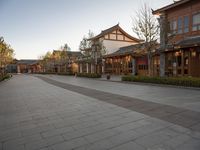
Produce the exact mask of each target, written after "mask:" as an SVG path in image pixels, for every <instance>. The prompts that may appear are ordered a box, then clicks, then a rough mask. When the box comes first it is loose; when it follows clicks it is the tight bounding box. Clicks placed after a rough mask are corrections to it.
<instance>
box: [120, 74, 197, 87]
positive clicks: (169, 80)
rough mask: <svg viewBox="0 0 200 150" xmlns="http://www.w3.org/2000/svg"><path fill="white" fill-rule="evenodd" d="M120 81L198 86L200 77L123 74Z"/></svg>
mask: <svg viewBox="0 0 200 150" xmlns="http://www.w3.org/2000/svg"><path fill="white" fill-rule="evenodd" d="M122 81H131V82H144V83H155V84H167V85H176V86H186V87H200V78H193V77H144V76H123V77H122Z"/></svg>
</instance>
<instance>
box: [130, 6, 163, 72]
mask: <svg viewBox="0 0 200 150" xmlns="http://www.w3.org/2000/svg"><path fill="white" fill-rule="evenodd" d="M132 21H133V31H134V32H135V33H136V34H137V35H138V37H139V38H140V39H143V40H144V44H145V51H146V52H147V57H148V74H149V75H151V59H152V51H153V50H155V49H156V45H157V40H158V37H159V25H158V21H157V19H156V18H155V16H154V15H153V14H152V10H151V8H150V7H149V6H148V5H147V4H144V5H143V6H142V7H141V8H140V9H139V10H138V11H137V12H136V17H134V18H132Z"/></svg>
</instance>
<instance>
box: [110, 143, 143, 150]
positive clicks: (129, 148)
mask: <svg viewBox="0 0 200 150" xmlns="http://www.w3.org/2000/svg"><path fill="white" fill-rule="evenodd" d="M134 149H135V150H145V148H144V147H142V146H141V145H139V144H136V143H134V142H129V143H125V144H122V145H120V146H118V147H115V148H112V149H111V150H134Z"/></svg>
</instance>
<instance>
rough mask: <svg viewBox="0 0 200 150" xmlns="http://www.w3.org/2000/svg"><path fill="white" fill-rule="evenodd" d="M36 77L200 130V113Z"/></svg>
mask: <svg viewBox="0 0 200 150" xmlns="http://www.w3.org/2000/svg"><path fill="white" fill-rule="evenodd" d="M37 77H38V78H40V79H42V80H43V81H45V82H47V83H50V84H52V85H55V86H58V87H61V88H64V89H67V90H70V91H73V92H77V93H80V94H83V95H86V96H89V97H93V98H96V99H98V100H101V101H105V102H107V103H111V104H115V105H117V106H120V107H123V108H126V109H129V110H133V111H136V112H139V113H142V114H145V115H148V116H151V117H154V118H158V119H161V120H164V121H167V122H170V123H173V124H177V125H180V126H182V127H185V128H190V129H192V130H196V131H200V128H198V127H196V126H197V125H198V124H199V123H200V112H195V111H192V110H187V109H184V108H179V107H175V106H170V105H165V104H159V103H155V102H147V101H144V100H139V99H135V98H132V97H128V96H122V95H118V94H112V93H108V92H103V91H99V90H95V89H90V88H86V87H80V86H76V85H72V84H67V83H62V82H59V81H55V80H52V79H50V78H47V77H44V76H37Z"/></svg>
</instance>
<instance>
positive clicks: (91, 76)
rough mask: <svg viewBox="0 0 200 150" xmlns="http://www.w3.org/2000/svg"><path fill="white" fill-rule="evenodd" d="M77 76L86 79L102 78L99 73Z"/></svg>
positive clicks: (78, 74)
mask: <svg viewBox="0 0 200 150" xmlns="http://www.w3.org/2000/svg"><path fill="white" fill-rule="evenodd" d="M77 76H78V77H86V78H101V75H100V74H97V73H77Z"/></svg>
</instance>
